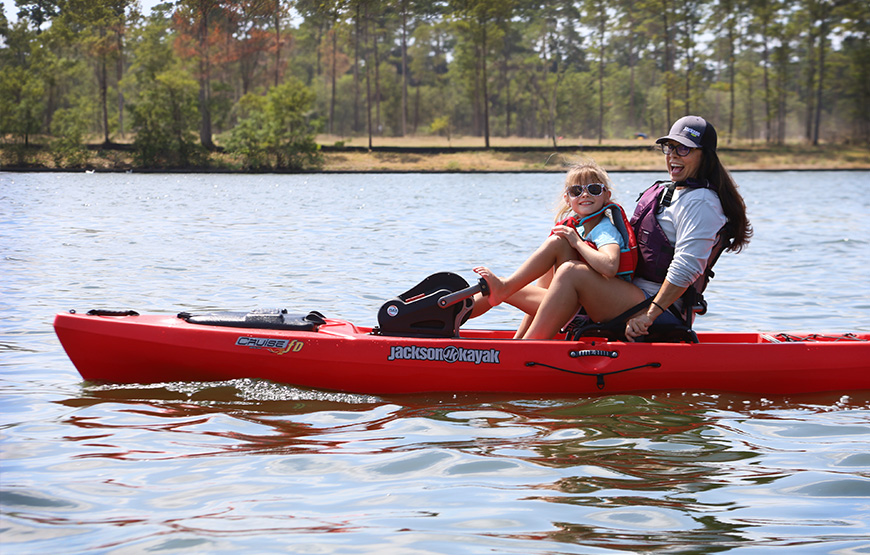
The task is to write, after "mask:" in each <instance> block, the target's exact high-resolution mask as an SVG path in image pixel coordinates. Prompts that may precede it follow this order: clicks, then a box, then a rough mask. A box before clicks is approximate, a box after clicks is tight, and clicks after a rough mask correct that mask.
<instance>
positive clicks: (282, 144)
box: [227, 79, 322, 170]
mask: <svg viewBox="0 0 870 555" xmlns="http://www.w3.org/2000/svg"><path fill="white" fill-rule="evenodd" d="M313 105H314V93H313V92H311V90H310V89H308V88H307V87H305V86H304V85H303V84H302V83H301V82H299V81H297V80H295V79H291V80H289V81H287V82H285V83H283V84H281V85H278V86H277V87H272V88H271V89H269V92H268V93H267V94H266V95H265V96H262V95H257V94H253V93H248V94H246V95H245V96H243V97H242V98H241V100H239V103H238V106H237V113H238V123H237V124H236V126H235V127H234V128H233V129H232V131H231V133H230V139H229V141H228V142H227V150H228V151H230V152H233V153H235V154H238V155H240V156H241V157H242V159H243V161H244V164H245V166H246V167H248V168H250V169H260V170H261V169H267V168H274V169H279V170H285V169H290V170H302V169H308V168H317V167H320V165H321V164H322V155H321V153H320V147H319V145H318V144H317V143H316V141H315V140H314V134H315V131H316V129H315V125H313V124H312V123H310V122H309V121H308V115H309V111H310V110H311V107H312V106H313Z"/></svg>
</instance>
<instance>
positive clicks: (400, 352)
mask: <svg viewBox="0 0 870 555" xmlns="http://www.w3.org/2000/svg"><path fill="white" fill-rule="evenodd" d="M500 354H501V351H497V350H495V349H465V348H463V347H456V346H453V345H449V346H447V347H420V346H418V345H408V346H404V345H395V346H393V347H390V356H389V357H387V360H391V361H392V360H434V361H438V362H447V363H450V364H452V363H454V362H473V363H474V364H501V362H500V361H499V360H498V357H499V355H500Z"/></svg>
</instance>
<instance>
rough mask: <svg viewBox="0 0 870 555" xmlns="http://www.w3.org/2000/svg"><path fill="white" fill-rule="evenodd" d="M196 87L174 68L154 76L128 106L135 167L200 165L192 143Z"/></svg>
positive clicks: (196, 111)
mask: <svg viewBox="0 0 870 555" xmlns="http://www.w3.org/2000/svg"><path fill="white" fill-rule="evenodd" d="M198 91H199V86H198V85H197V83H196V81H195V80H194V79H192V78H191V77H190V76H189V75H188V74H187V73H186V72H184V71H182V70H180V69H179V68H177V67H173V68H170V69H167V70H165V71H162V72H160V73H158V74H157V75H155V77H154V80H153V81H152V82H151V83H149V84H143V85H142V86H141V88H140V89H139V90H138V97H137V99H136V100H135V101H134V102H133V103H132V104H131V106H130V110H131V112H132V114H133V129H134V130H135V131H136V140H135V141H134V143H133V144H134V146H135V148H136V163H137V164H139V165H141V166H148V167H184V166H188V165H198V164H201V163H202V162H203V159H204V154H205V153H204V150H203V149H202V147H201V146H199V145H198V144H197V142H196V128H197V124H198V122H199V109H198V108H197V95H198Z"/></svg>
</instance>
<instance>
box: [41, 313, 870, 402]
mask: <svg viewBox="0 0 870 555" xmlns="http://www.w3.org/2000/svg"><path fill="white" fill-rule="evenodd" d="M442 297H443V296H442ZM391 306H392V308H390V307H391ZM382 312H383V313H384V314H388V313H389V314H393V313H396V312H399V310H397V309H396V306H395V305H390V304H389V303H388V304H387V305H385V306H384V308H383V309H382ZM386 317H389V316H386ZM423 322H424V323H423V324H421V325H423V326H424V327H425V326H431V327H433V328H436V327H437V324H433V323H432V322H431V321H430V320H424V321H423ZM54 327H55V330H56V332H57V336H58V337H59V338H60V341H61V343H62V344H63V347H64V349H65V350H66V352H67V354H68V355H69V357H70V359H71V360H72V362H73V364H74V365H75V367H76V368H77V369H78V371H79V373H80V374H81V375H82V377H83V378H84V379H85V380H93V381H101V382H114V383H156V382H174V381H221V380H229V379H235V378H261V379H266V380H272V381H275V382H280V383H286V384H293V385H297V386H302V387H311V388H318V389H325V390H335V391H344V392H355V393H371V394H400V393H424V392H451V393H454V392H456V393H458V392H500V393H520V394H560V395H589V394H614V393H630V392H641V391H648V392H652V391H675V392H682V391H687V390H692V391H705V392H714V391H720V392H742V393H754V394H798V393H810V392H825V391H850V390H864V389H867V390H870V334H844V335H806V336H802V337H796V336H793V335H786V334H773V333H771V334H765V333H698V334H697V340H698V342H697V343H682V342H679V343H627V342H624V341H614V340H607V339H602V338H595V337H585V338H580V339H579V340H572V341H565V340H550V341H517V340H513V339H511V336H512V334H513V332H511V331H492V330H465V329H462V330H461V331H460V332H459V333H458V336H453V335H451V336H443V337H439V336H437V335H438V333H440V332H438V331H437V330H436V331H435V332H434V333H431V334H427V333H424V331H425V330H424V331H421V330H420V329H411V330H410V331H409V332H408V333H407V334H405V336H403V335H402V334H399V333H396V332H391V331H390V330H382V329H373V328H368V327H361V326H357V325H354V324H352V323H350V322H346V321H342V320H334V319H329V318H323V317H322V316H321V315H319V314H318V313H311V314H308V315H300V316H296V315H290V314H287V313H286V312H285V311H272V312H270V311H255V312H252V313H249V314H242V313H212V314H207V315H203V316H197V315H190V314H180V315H178V316H172V315H141V316H140V315H137V314H135V313H126V314H122V315H117V314H116V313H107V312H94V313H93V314H75V313H61V314H58V315H57V317H56V318H55V321H54ZM442 335H443V334H442Z"/></svg>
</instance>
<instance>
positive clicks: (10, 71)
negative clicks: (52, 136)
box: [0, 66, 45, 145]
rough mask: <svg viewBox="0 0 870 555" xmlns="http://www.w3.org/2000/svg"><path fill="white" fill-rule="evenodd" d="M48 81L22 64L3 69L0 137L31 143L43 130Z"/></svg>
mask: <svg viewBox="0 0 870 555" xmlns="http://www.w3.org/2000/svg"><path fill="white" fill-rule="evenodd" d="M44 95H45V83H44V81H43V80H42V78H41V77H40V76H39V75H37V74H35V73H33V72H31V71H28V70H27V69H26V68H24V67H21V66H6V67H3V68H0V137H5V136H9V137H10V138H11V139H12V141H13V142H16V143H22V144H24V145H27V144H29V142H30V137H31V136H33V135H34V134H36V133H39V131H40V130H41V129H42V112H43V109H44V104H45V100H44Z"/></svg>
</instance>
